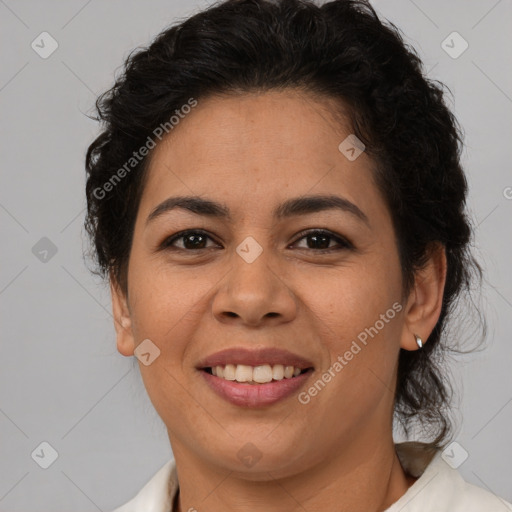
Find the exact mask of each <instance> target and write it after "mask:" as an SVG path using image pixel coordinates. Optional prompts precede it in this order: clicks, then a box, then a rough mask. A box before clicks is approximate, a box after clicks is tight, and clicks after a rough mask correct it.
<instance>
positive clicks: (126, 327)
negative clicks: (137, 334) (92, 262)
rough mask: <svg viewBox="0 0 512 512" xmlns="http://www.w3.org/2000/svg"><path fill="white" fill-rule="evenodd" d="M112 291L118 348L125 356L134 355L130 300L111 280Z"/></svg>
mask: <svg viewBox="0 0 512 512" xmlns="http://www.w3.org/2000/svg"><path fill="white" fill-rule="evenodd" d="M110 293H111V295H112V313H113V315H114V327H115V329H116V334H117V350H118V351H119V352H120V353H121V354H122V355H123V356H133V352H134V350H135V340H134V336H133V331H132V320H131V316H130V309H129V307H128V300H127V298H126V296H125V294H124V293H123V291H122V290H121V289H120V287H119V285H118V284H117V283H116V282H115V281H114V280H113V279H111V280H110Z"/></svg>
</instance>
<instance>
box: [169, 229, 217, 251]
mask: <svg viewBox="0 0 512 512" xmlns="http://www.w3.org/2000/svg"><path fill="white" fill-rule="evenodd" d="M211 247H219V245H218V244H217V243H216V242H214V241H213V240H212V238H211V237H210V236H208V235H207V234H206V233H204V232H203V231H192V230H189V231H182V232H180V233H176V234H175V235H173V236H171V237H169V238H167V239H166V240H164V242H163V244H162V249H182V250H187V251H193V250H199V249H210V248H211Z"/></svg>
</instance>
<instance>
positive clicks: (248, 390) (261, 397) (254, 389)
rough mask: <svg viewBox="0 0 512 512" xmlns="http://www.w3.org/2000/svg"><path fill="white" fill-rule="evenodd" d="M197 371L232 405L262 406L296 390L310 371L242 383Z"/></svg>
mask: <svg viewBox="0 0 512 512" xmlns="http://www.w3.org/2000/svg"><path fill="white" fill-rule="evenodd" d="M199 371H200V372H201V373H202V375H203V377H204V378H205V379H206V382H207V383H208V385H209V386H210V388H211V389H213V391H215V393H217V394H218V395H219V396H220V397H222V398H224V399H225V400H227V401H228V402H230V403H232V404H233V405H238V406H242V407H262V406H265V405H272V404H274V403H276V402H279V400H284V399H285V398H287V397H289V396H290V395H293V394H294V393H295V392H297V391H298V390H299V388H300V387H301V386H303V385H304V382H305V381H306V380H307V379H308V378H309V376H310V375H311V373H312V371H311V370H308V371H307V372H304V373H301V374H300V375H298V376H297V377H292V378H291V379H282V380H276V381H272V382H268V383H266V384H244V383H241V382H236V381H233V380H226V379H222V378H220V377H216V376H215V375H211V374H210V373H208V372H206V371H204V370H199Z"/></svg>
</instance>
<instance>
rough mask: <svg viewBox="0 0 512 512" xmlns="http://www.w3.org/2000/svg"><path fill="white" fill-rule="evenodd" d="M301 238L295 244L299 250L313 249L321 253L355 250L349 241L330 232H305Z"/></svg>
mask: <svg viewBox="0 0 512 512" xmlns="http://www.w3.org/2000/svg"><path fill="white" fill-rule="evenodd" d="M301 235H302V236H301ZM299 236H300V238H298V239H297V241H296V242H295V243H294V244H293V245H294V246H295V247H297V248H298V249H312V250H316V251H319V252H320V251H331V250H343V249H352V248H353V245H352V244H351V243H350V242H349V241H348V240H347V239H345V238H343V237H341V236H339V235H335V234H334V233H331V232H330V231H322V230H320V231H319V230H316V231H309V232H305V233H304V232H303V233H301V234H300V235H299ZM304 242H305V243H304Z"/></svg>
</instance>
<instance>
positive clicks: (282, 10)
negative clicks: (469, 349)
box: [85, 0, 482, 447]
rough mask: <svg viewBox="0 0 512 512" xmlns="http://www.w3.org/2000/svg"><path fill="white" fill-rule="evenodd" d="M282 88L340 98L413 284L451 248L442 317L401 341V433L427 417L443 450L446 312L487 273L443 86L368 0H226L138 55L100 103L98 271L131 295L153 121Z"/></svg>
mask: <svg viewBox="0 0 512 512" xmlns="http://www.w3.org/2000/svg"><path fill="white" fill-rule="evenodd" d="M285 88H296V89H300V90H303V91H307V92H310V93H313V94H316V95H322V96H326V97H330V98H333V99H337V100H339V104H340V105H343V107H344V112H345V113H347V109H348V117H349V120H350V121H351V124H352V129H353V133H355V134H356V135H357V137H359V138H360V139H361V140H362V141H363V142H364V144H365V145H366V153H367V154H368V155H369V156H370V158H371V159H372V161H373V162H374V164H375V170H374V174H375V181H376V183H377V185H378V187H379V189H380V191H381V193H382V195H383V197H384V198H385V200H386V203H387V205H388V207H389V210H390V212H391V215H392V219H393V224H394V228H395V232H396V235H397V240H398V249H399V255H400V260H401V266H402V274H403V282H404V294H406V293H407V291H408V290H410V289H411V286H412V285H413V283H414V277H415V272H416V271H417V270H418V269H421V268H422V267H423V266H424V265H425V263H426V261H427V259H428V257H429V254H430V251H431V249H432V248H433V246H435V245H436V244H441V245H442V246H444V248H445V251H446V257H447V276H446V285H445V290H444V298H443V304H442V310H441V315H440V318H439V321H438V322H437V324H436V326H435V328H434V330H433V332H432V333H431V335H430V337H429V340H428V343H426V344H425V345H424V347H423V348H422V349H421V350H416V351H406V350H401V351H400V356H399V362H398V382H397V389H396V396H395V417H396V418H397V419H398V421H399V425H400V426H402V427H403V429H404V431H405V433H406V434H409V432H410V429H411V427H412V425H419V426H420V427H421V428H423V429H424V431H426V432H427V433H428V434H429V436H430V437H431V438H432V441H431V444H432V445H433V446H435V447H442V446H443V445H445V444H446V439H447V437H448V435H449V434H450V433H451V430H452V422H451V420H450V418H449V410H450V404H451V399H452V395H453V392H452V388H451V385H450V381H449V379H448V378H447V371H446V368H445V367H444V365H443V364H442V362H443V361H444V360H445V354H446V353H447V352H448V350H449V348H450V347H449V342H450V339H451V338H452V337H451V336H449V333H448V332H447V330H446V325H447V320H448V318H449V317H451V316H453V313H454V308H455V305H456V303H457V302H458V299H459V298H460V297H461V296H462V295H464V294H465V292H468V293H469V292H470V291H471V284H472V282H473V278H475V277H478V278H479V280H480V282H481V277H482V271H481V268H480V266H479V264H478V263H477V261H476V260H475V258H474V257H473V256H472V253H471V251H470V242H471V226H470V221H469V218H468V215H467V214H466V210H465V208H466V206H465V202H466V193H467V183H466V179H465V176H464V173H463V171H462V168H461V164H460V154H461V150H462V135H461V129H460V128H459V126H458V124H457V121H456V119H455V118H454V116H453V114H452V113H451V112H450V110H449V109H448V108H447V106H446V104H445V100H444V86H443V85H442V84H440V83H439V82H435V81H432V80H430V79H428V78H426V77H425V75H424V73H423V70H422V63H421V60H420V59H419V57H418V55H417V54H416V52H415V51H414V50H413V49H412V48H410V47H409V46H408V45H407V44H405V43H404V41H403V39H402V36H401V35H400V32H399V30H398V29H397V28H396V27H395V26H394V25H393V24H391V23H389V22H385V23H384V22H383V21H382V20H381V19H380V18H379V16H378V15H377V13H376V12H375V11H374V9H373V8H372V7H371V6H370V4H369V3H368V2H366V1H355V0H336V1H331V2H329V3H325V4H323V5H321V6H320V5H315V4H314V3H312V2H311V1H306V0H281V1H278V0H277V1H268V0H228V1H225V2H222V3H220V4H216V5H214V6H212V7H210V8H208V9H206V10H204V11H202V12H199V13H198V14H196V15H194V16H192V17H190V18H189V19H187V20H185V21H183V22H181V23H179V24H177V25H174V26H172V27H171V28H169V29H167V30H165V31H164V32H162V33H161V34H160V35H158V37H157V38H156V39H155V40H154V41H153V42H152V44H151V45H150V46H149V47H148V48H144V49H137V50H135V51H134V52H132V54H130V56H129V57H128V58H127V60H126V63H125V67H124V70H123V73H122V74H121V76H119V77H118V78H117V80H116V82H115V85H114V86H113V87H112V88H111V89H110V90H109V91H107V92H105V93H104V94H102V95H101V96H100V97H99V98H98V100H97V102H96V108H97V113H98V114H97V116H96V117H95V118H96V119H97V120H99V121H101V122H102V126H103V130H102V132H101V134H100V135H99V136H98V137H97V138H96V140H95V141H94V142H93V143H92V144H91V145H90V147H89V149H88V151H87V157H86V169H87V185H86V194H87V207H88V211H87V217H86V220H85V228H86V230H87V233H88V235H89V237H90V239H91V241H92V243H93V245H94V249H93V251H94V256H95V258H96V262H97V263H98V266H97V270H96V272H97V273H98V274H100V275H101V276H102V277H103V278H105V277H107V276H108V277H110V279H111V280H113V282H115V283H117V284H118V285H119V286H120V287H121V289H122V290H123V291H124V292H125V293H127V264H128V260H129V256H130V249H131V242H132V236H133V229H134V223H135V218H136V215H137V210H138V205H139V201H140V197H141V193H142V190H143V187H144V180H145V176H146V174H147V173H146V171H147V167H148V156H145V157H144V158H140V157H139V159H140V161H139V160H137V162H135V163H134V165H133V167H134V168H133V170H131V172H128V170H127V169H126V165H125V164H126V162H127V161H130V159H131V158H132V157H133V155H134V150H137V149H138V148H141V147H143V146H144V145H145V144H146V143H147V142H148V141H149V140H150V138H151V137H152V134H154V131H155V128H156V127H158V126H159V125H161V124H162V123H167V124H169V123H168V121H169V118H170V116H172V115H173V113H175V112H177V111H179V109H180V108H182V106H183V105H185V104H187V103H190V100H191V98H194V99H195V101H201V99H204V98H205V97H207V96H208V95H213V94H244V93H247V92H252V91H266V90H272V89H280V90H282V89H285ZM167 131H168V130H167ZM132 163H133V162H132ZM123 165H124V169H125V171H126V172H124V173H122V179H120V170H121V169H122V168H123ZM113 180H115V181H113ZM106 184H109V186H106ZM404 296H405V295H404ZM451 341H452V342H453V345H458V340H451Z"/></svg>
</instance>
